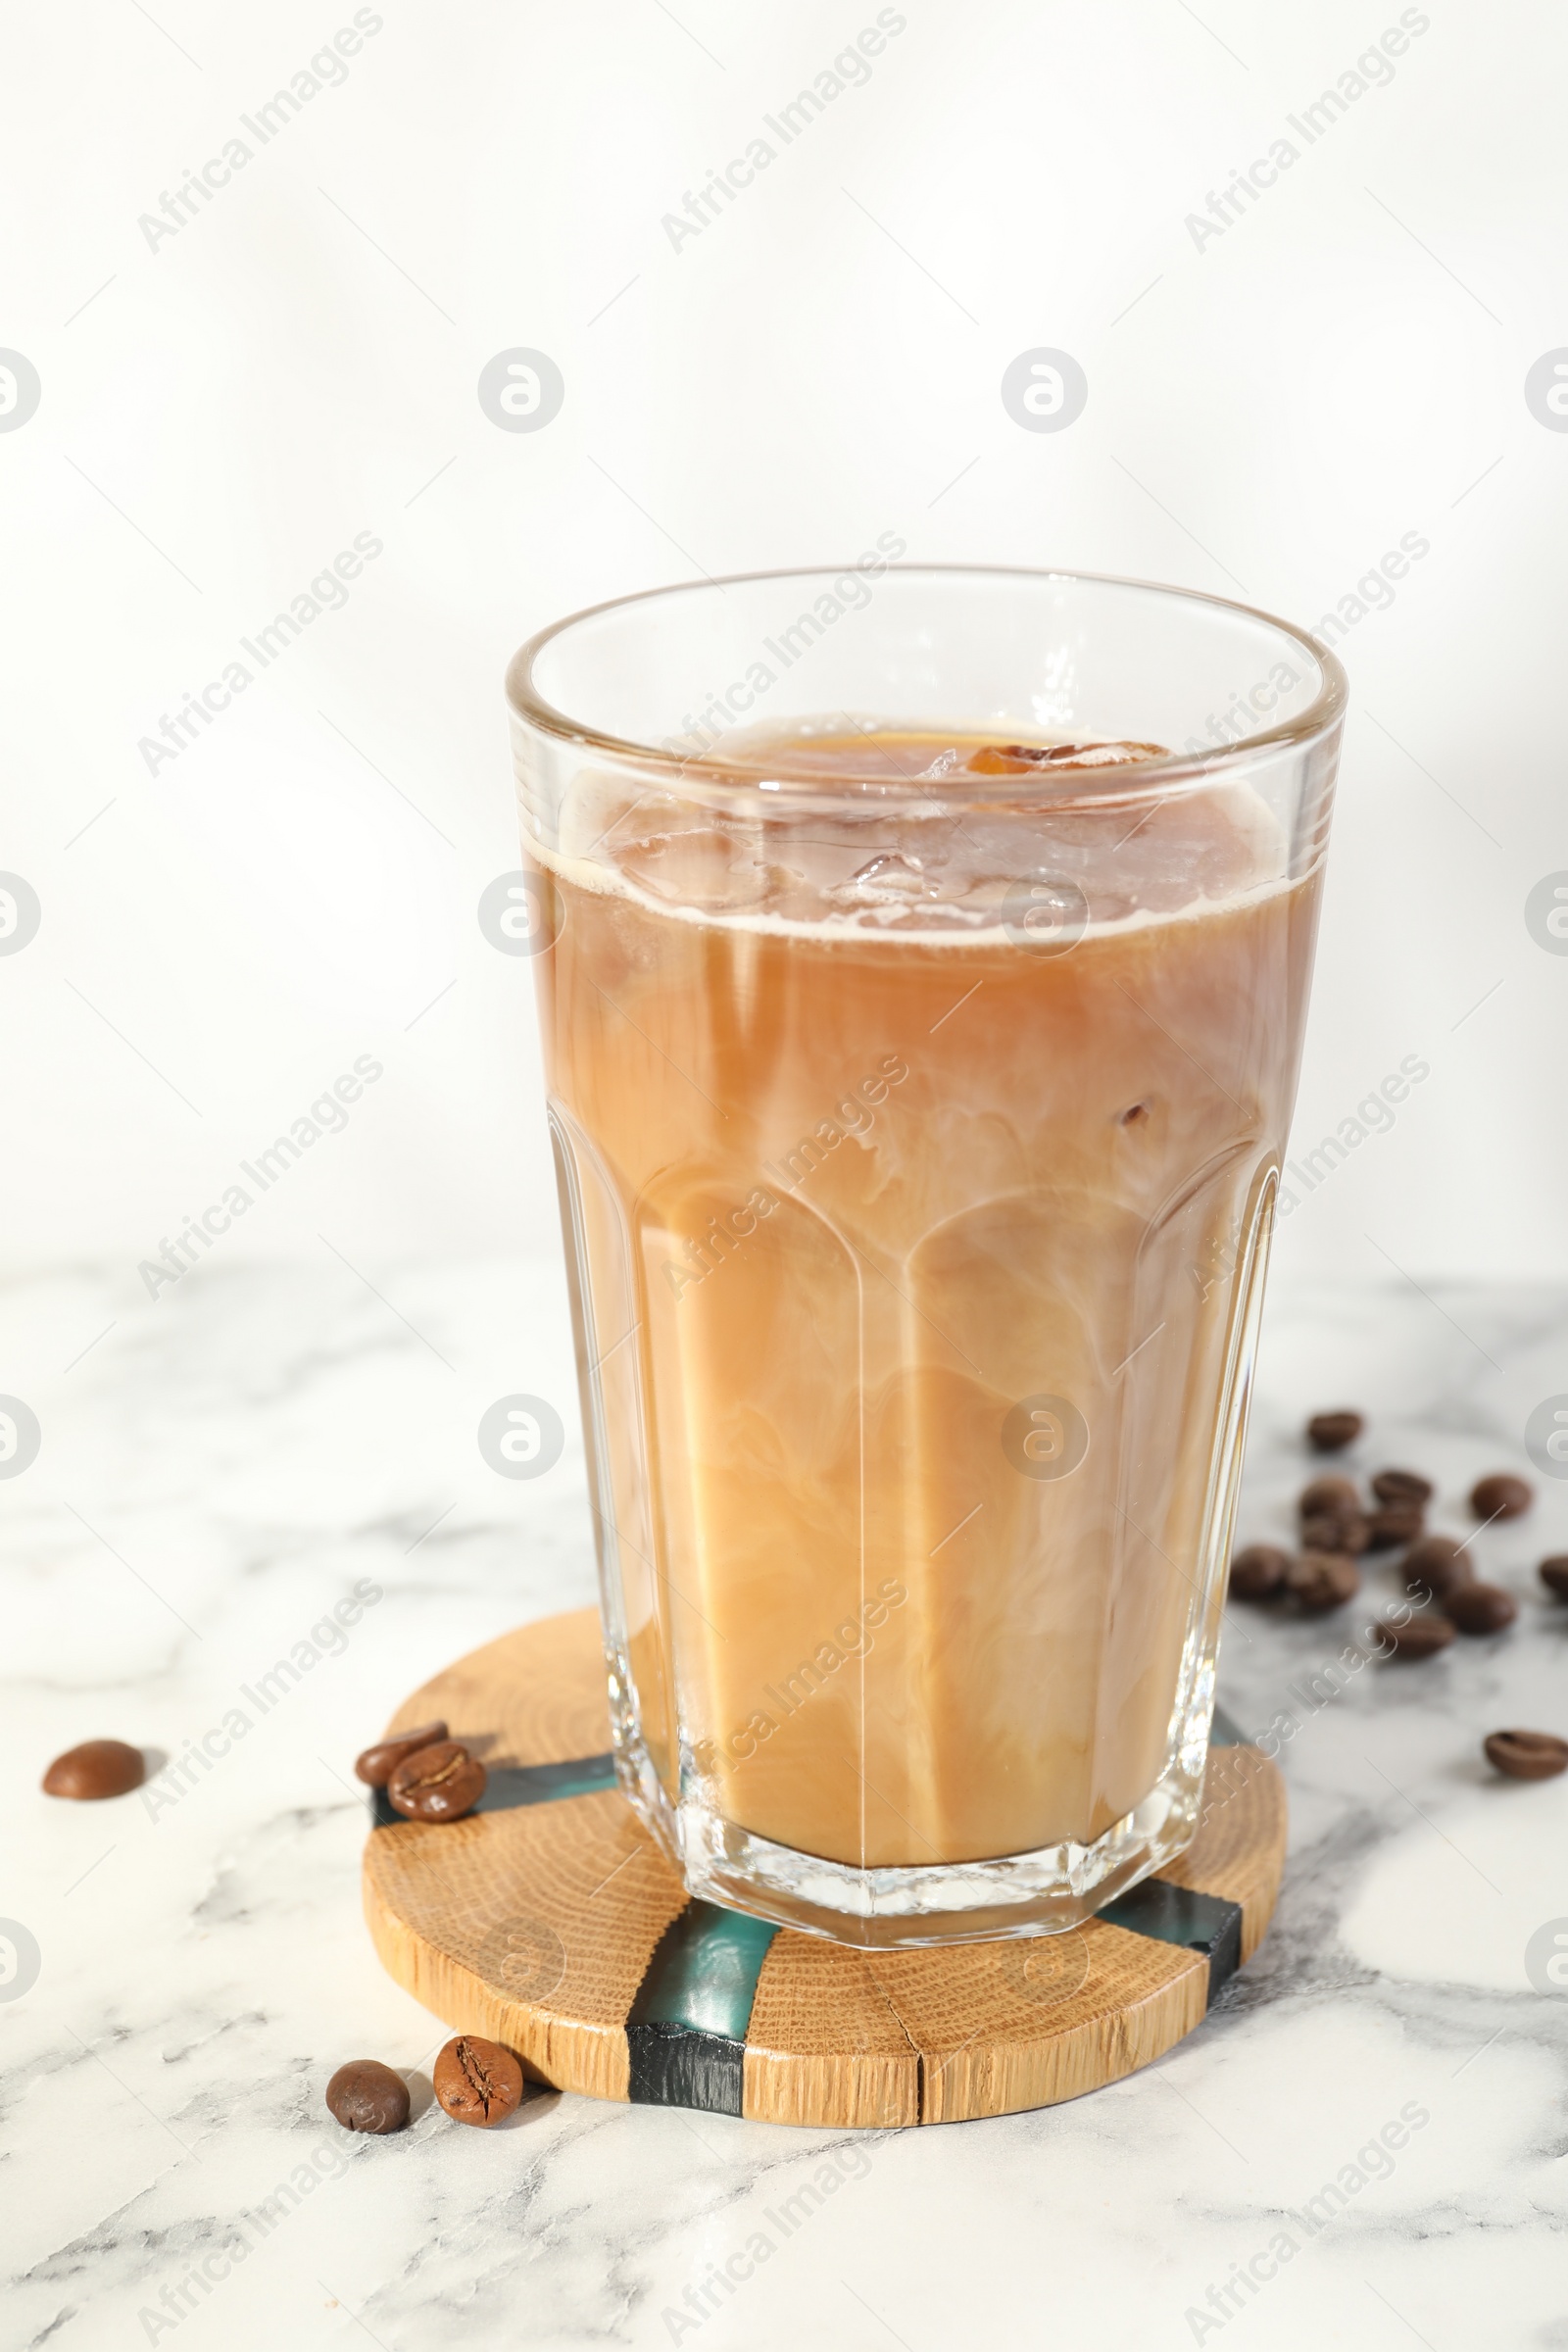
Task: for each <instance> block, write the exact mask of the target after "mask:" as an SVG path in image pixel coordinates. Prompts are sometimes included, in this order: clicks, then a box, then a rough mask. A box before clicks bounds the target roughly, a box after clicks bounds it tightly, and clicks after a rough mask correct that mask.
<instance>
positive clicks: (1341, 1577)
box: [1285, 1551, 1361, 1616]
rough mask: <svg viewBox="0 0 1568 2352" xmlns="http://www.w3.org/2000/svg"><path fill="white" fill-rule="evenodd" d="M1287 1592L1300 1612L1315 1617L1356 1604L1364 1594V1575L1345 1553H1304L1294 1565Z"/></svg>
mask: <svg viewBox="0 0 1568 2352" xmlns="http://www.w3.org/2000/svg"><path fill="white" fill-rule="evenodd" d="M1285 1589H1286V1591H1287V1592H1288V1593H1290V1596H1291V1598H1292V1599H1293V1600H1294V1601H1295V1602H1296V1604H1297V1606H1298V1608H1301V1609H1306V1610H1307V1611H1309V1612H1310V1614H1311V1615H1313V1616H1316V1615H1317V1614H1318V1613H1319V1612H1320V1611H1321V1610H1323V1609H1337V1608H1339V1607H1340V1605H1341V1604H1342V1602H1344V1601H1347V1600H1353V1599H1354V1597H1355V1595H1356V1593H1359V1592H1360V1590H1361V1571H1360V1569H1359V1568H1357V1566H1356V1564H1355V1562H1354V1561H1353V1560H1352V1559H1350V1558H1348V1555H1347V1554H1346V1553H1344V1552H1336V1551H1303V1552H1302V1554H1301V1556H1300V1558H1299V1560H1293V1561H1292V1562H1291V1566H1290V1572H1289V1574H1288V1575H1287V1577H1286V1579H1285Z"/></svg>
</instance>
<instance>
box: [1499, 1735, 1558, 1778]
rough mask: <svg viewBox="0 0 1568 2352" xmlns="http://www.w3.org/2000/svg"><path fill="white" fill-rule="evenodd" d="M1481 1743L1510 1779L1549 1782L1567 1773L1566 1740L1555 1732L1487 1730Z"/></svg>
mask: <svg viewBox="0 0 1568 2352" xmlns="http://www.w3.org/2000/svg"><path fill="white" fill-rule="evenodd" d="M1481 1745H1482V1747H1483V1749H1484V1750H1485V1752H1486V1758H1487V1762H1488V1763H1489V1764H1495V1766H1496V1768H1497V1770H1498V1771H1499V1772H1505V1773H1506V1774H1507V1776H1508V1778H1509V1780H1510V1781H1552V1780H1555V1779H1556V1777H1557V1775H1558V1773H1559V1772H1568V1740H1559V1739H1558V1738H1557V1735H1556V1733H1555V1732H1489V1733H1488V1735H1487V1737H1486V1739H1485V1740H1482V1742H1481Z"/></svg>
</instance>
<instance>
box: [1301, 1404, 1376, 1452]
mask: <svg viewBox="0 0 1568 2352" xmlns="http://www.w3.org/2000/svg"><path fill="white" fill-rule="evenodd" d="M1365 1427H1366V1424H1365V1422H1364V1421H1363V1420H1362V1418H1361V1416H1360V1414H1359V1413H1314V1414H1313V1415H1312V1418H1311V1420H1310V1421H1309V1422H1308V1423H1307V1425H1306V1442H1307V1444H1308V1445H1309V1446H1311V1448H1312V1450H1313V1452H1314V1453H1339V1452H1340V1451H1342V1450H1343V1448H1344V1447H1345V1446H1349V1445H1351V1444H1353V1442H1354V1441H1355V1439H1357V1438H1358V1437H1359V1436H1360V1435H1361V1432H1362V1430H1363V1429H1364V1428H1365Z"/></svg>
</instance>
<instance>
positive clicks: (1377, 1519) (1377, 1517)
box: [1366, 1502, 1426, 1551]
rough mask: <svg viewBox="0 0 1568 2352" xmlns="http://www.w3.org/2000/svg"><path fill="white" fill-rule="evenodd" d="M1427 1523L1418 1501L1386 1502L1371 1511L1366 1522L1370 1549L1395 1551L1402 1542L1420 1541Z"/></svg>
mask: <svg viewBox="0 0 1568 2352" xmlns="http://www.w3.org/2000/svg"><path fill="white" fill-rule="evenodd" d="M1425 1525H1426V1513H1425V1511H1423V1509H1422V1508H1421V1505H1420V1504H1419V1503H1418V1502H1386V1503H1385V1504H1384V1505H1383V1508H1382V1509H1381V1510H1378V1511H1369V1512H1368V1514H1367V1522H1366V1547H1367V1549H1368V1551H1393V1550H1395V1549H1396V1548H1397V1546H1398V1545H1399V1544H1414V1543H1416V1542H1418V1541H1419V1539H1420V1535H1421V1530H1422V1529H1423V1528H1424V1527H1425Z"/></svg>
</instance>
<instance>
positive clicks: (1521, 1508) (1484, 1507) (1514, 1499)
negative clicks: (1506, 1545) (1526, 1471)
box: [1470, 1470, 1536, 1519]
mask: <svg viewBox="0 0 1568 2352" xmlns="http://www.w3.org/2000/svg"><path fill="white" fill-rule="evenodd" d="M1535 1499H1536V1493H1535V1489H1534V1488H1533V1487H1532V1486H1530V1485H1528V1484H1527V1482H1526V1481H1525V1480H1524V1479H1522V1478H1515V1477H1514V1476H1513V1474H1512V1472H1511V1471H1508V1470H1495V1471H1494V1472H1493V1474H1492V1476H1491V1477H1490V1478H1478V1479H1477V1481H1476V1483H1475V1485H1474V1486H1473V1487H1472V1488H1471V1490H1470V1508H1471V1509H1472V1510H1473V1511H1474V1513H1475V1515H1476V1517H1477V1518H1478V1519H1518V1518H1521V1517H1522V1516H1523V1514H1524V1513H1525V1512H1526V1511H1528V1510H1529V1508H1530V1505H1531V1504H1532V1503H1533V1502H1534V1501H1535Z"/></svg>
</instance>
